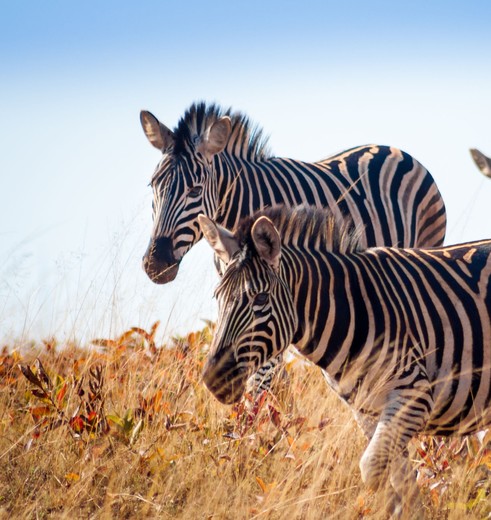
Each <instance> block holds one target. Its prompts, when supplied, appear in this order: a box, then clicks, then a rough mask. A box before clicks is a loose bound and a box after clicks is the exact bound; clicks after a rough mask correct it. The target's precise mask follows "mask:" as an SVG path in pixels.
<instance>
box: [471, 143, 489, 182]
mask: <svg viewBox="0 0 491 520" xmlns="http://www.w3.org/2000/svg"><path fill="white" fill-rule="evenodd" d="M470 152H471V155H472V158H473V159H474V162H475V163H476V164H477V166H478V168H479V169H480V170H481V172H482V173H484V175H486V177H491V159H490V158H489V157H486V156H485V155H484V154H483V153H482V152H480V151H479V150H476V149H475V148H471V149H470Z"/></svg>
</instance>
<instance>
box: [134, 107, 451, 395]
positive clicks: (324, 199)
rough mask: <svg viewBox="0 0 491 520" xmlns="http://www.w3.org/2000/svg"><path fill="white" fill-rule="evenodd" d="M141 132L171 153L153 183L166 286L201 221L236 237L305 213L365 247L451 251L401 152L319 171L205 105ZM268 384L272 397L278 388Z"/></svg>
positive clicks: (433, 189) (153, 272) (153, 252)
mask: <svg viewBox="0 0 491 520" xmlns="http://www.w3.org/2000/svg"><path fill="white" fill-rule="evenodd" d="M141 122H142V126H143V129H144V131H145V134H146V136H147V138H148V139H149V141H150V142H151V143H152V145H154V146H155V147H156V148H158V149H159V150H161V151H162V153H163V156H162V159H161V161H160V163H159V164H158V166H157V169H156V170H155V173H154V175H153V178H152V181H151V185H152V188H153V192H154V201H153V231H152V236H151V239H150V243H149V246H148V249H147V251H146V253H145V256H144V257H143V266H144V269H145V271H146V272H147V274H148V276H149V277H150V278H151V279H152V280H153V281H154V282H156V283H167V282H169V281H171V280H173V279H174V278H175V276H176V275H177V272H178V269H179V263H180V261H181V259H182V258H183V256H184V255H185V254H186V252H187V251H188V250H189V249H190V248H191V247H192V246H193V244H195V243H196V242H197V241H198V240H200V238H201V237H202V234H201V232H200V229H199V226H198V220H197V219H198V215H199V214H201V213H202V214H204V215H206V216H208V217H210V218H213V219H214V220H215V221H216V222H217V223H218V224H221V225H223V226H226V227H227V228H228V229H233V228H234V227H235V226H236V225H237V223H238V222H239V219H240V218H242V217H246V216H248V215H252V214H253V213H254V212H255V211H257V210H260V209H264V208H267V207H272V206H276V205H279V204H286V205H288V206H296V205H299V204H303V203H305V204H309V205H313V206H316V207H329V208H330V209H331V211H333V212H334V213H335V214H337V215H338V216H339V215H341V214H348V215H351V217H352V219H353V220H354V222H355V224H357V225H359V226H362V231H361V234H360V241H361V244H362V245H364V246H376V245H378V246H382V245H397V246H401V247H411V246H437V245H441V244H442V243H443V239H444V236H445V229H446V214H445V207H444V204H443V200H442V197H441V195H440V193H439V191H438V188H437V186H436V184H435V182H434V181H433V179H432V177H431V175H430V174H429V172H428V171H427V170H426V168H424V167H423V166H422V165H421V164H420V163H419V162H418V161H416V160H415V159H414V158H413V157H411V156H410V155H408V154H407V153H405V152H402V151H401V150H398V149H397V148H393V147H388V146H379V145H366V146H359V147H356V148H352V149H350V150H346V151H344V152H341V153H339V154H337V155H334V156H332V157H329V158H328V159H325V160H322V161H319V162H316V163H306V162H302V161H298V160H294V159H288V158H280V157H274V156H272V155H271V153H270V152H269V150H268V148H267V143H266V140H265V138H264V137H263V134H262V132H261V130H259V129H258V128H257V127H255V126H254V125H252V124H251V123H250V121H249V120H248V118H247V117H246V116H244V115H243V114H240V113H234V112H232V111H231V110H230V109H229V110H225V111H224V110H222V109H220V107H218V106H216V105H206V104H205V103H199V104H194V105H192V106H191V107H190V108H189V110H188V111H187V112H186V113H185V115H184V117H183V118H182V119H181V120H180V121H179V124H178V126H177V127H176V128H175V129H174V130H173V131H171V130H169V129H168V128H167V127H166V126H165V125H163V124H162V123H160V122H159V121H158V120H157V119H156V118H155V117H154V116H153V115H152V114H150V113H149V112H146V111H143V112H142V113H141ZM258 377H262V376H258ZM269 378H271V376H269ZM262 381H263V386H262V387H267V386H268V378H262ZM257 384H259V381H258V382H257Z"/></svg>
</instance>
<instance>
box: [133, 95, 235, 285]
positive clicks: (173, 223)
mask: <svg viewBox="0 0 491 520" xmlns="http://www.w3.org/2000/svg"><path fill="white" fill-rule="evenodd" d="M193 109H194V111H193ZM200 110H201V112H203V111H204V105H203V104H201V105H198V106H196V105H193V107H192V109H191V110H190V111H189V112H188V113H187V114H186V116H187V119H185V118H183V119H182V120H181V121H180V123H179V126H178V127H177V128H176V129H175V130H174V131H171V130H169V129H168V128H167V127H166V126H165V125H163V124H162V123H161V122H160V121H159V120H158V119H157V118H156V117H155V116H154V115H152V114H151V113H150V112H147V111H142V112H141V114H140V120H141V124H142V127H143V131H144V132H145V135H146V136H147V139H148V140H149V141H150V143H151V144H152V145H153V146H154V147H155V148H158V149H159V150H160V151H161V152H162V154H163V156H162V159H161V161H160V162H159V164H158V166H157V168H156V170H155V173H154V175H153V177H152V180H151V186H152V188H153V205H152V206H153V230H152V235H151V238H150V243H149V245H148V248H147V251H146V252H145V255H144V256H143V268H144V270H145V272H146V273H147V275H148V276H149V277H150V279H151V280H152V281H153V282H155V283H159V284H165V283H168V282H170V281H172V280H174V278H175V277H176V276H177V272H178V270H179V263H180V261H181V259H182V257H183V256H184V255H185V253H186V252H187V251H188V250H189V249H190V248H191V247H192V246H193V244H195V243H196V242H197V241H198V240H199V239H200V238H201V236H202V234H201V231H200V228H199V225H198V215H199V214H200V213H204V214H206V215H214V214H215V212H216V208H217V200H216V199H217V189H216V188H217V187H216V176H215V175H213V169H214V167H213V159H214V157H215V156H216V154H218V153H220V152H221V151H222V150H223V149H224V147H225V145H226V144H227V141H228V138H229V135H230V130H231V123H230V118H229V117H228V116H223V117H217V118H215V120H212V121H211V122H210V121H209V119H210V118H208V119H207V118H206V117H203V114H202V113H201V116H200ZM186 116H185V117H186ZM206 121H208V123H206ZM204 122H205V124H204Z"/></svg>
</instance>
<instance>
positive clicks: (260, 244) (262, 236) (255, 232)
mask: <svg viewBox="0 0 491 520" xmlns="http://www.w3.org/2000/svg"><path fill="white" fill-rule="evenodd" d="M251 235H252V241H253V242H254V245H255V246H256V250H257V252H258V253H259V256H260V257H261V258H262V259H263V260H265V261H266V262H267V263H268V264H269V265H270V266H271V267H272V268H273V269H276V270H278V269H279V267H280V258H281V240H280V235H279V234H278V230H277V229H276V228H275V227H274V224H273V223H272V222H271V220H269V218H268V217H265V216H262V217H259V218H258V219H257V220H256V222H254V225H253V226H252V230H251Z"/></svg>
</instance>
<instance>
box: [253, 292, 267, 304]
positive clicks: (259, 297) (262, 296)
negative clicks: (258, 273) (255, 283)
mask: <svg viewBox="0 0 491 520" xmlns="http://www.w3.org/2000/svg"><path fill="white" fill-rule="evenodd" d="M268 301H269V294H268V293H265V292H262V293H259V294H256V296H254V305H261V306H262V305H266V304H267V303H268Z"/></svg>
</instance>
